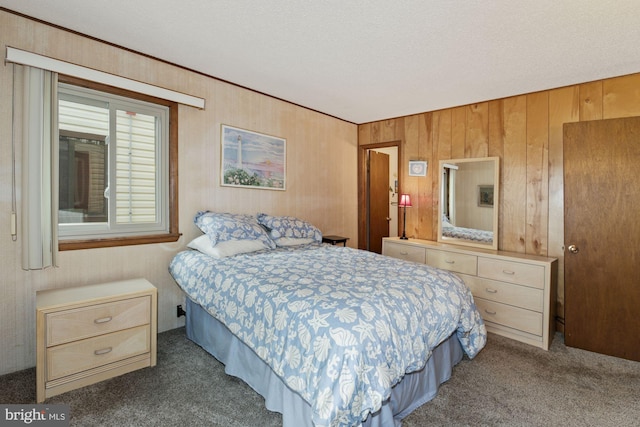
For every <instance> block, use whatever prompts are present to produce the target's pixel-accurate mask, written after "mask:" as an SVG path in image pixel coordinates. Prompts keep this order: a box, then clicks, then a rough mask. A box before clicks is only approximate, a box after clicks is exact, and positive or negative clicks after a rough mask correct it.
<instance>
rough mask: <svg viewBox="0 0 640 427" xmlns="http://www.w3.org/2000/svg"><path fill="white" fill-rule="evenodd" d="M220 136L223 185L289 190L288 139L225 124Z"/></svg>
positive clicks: (221, 181) (221, 179) (221, 178)
mask: <svg viewBox="0 0 640 427" xmlns="http://www.w3.org/2000/svg"><path fill="white" fill-rule="evenodd" d="M220 140H221V145H222V159H221V167H220V174H221V176H220V183H221V184H220V185H222V186H227V187H243V188H258V189H263V190H286V171H287V140H286V139H284V138H278V137H276V136H271V135H265V134H262V133H258V132H253V131H250V130H245V129H239V128H235V127H232V126H227V125H222V129H221V136H220Z"/></svg>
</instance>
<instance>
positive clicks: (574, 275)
mask: <svg viewBox="0 0 640 427" xmlns="http://www.w3.org/2000/svg"><path fill="white" fill-rule="evenodd" d="M638 141H640V117H630V118H623V119H610V120H597V121H589V122H580V123H567V124H565V125H564V143H563V146H564V186H565V190H564V194H565V200H564V226H565V248H566V253H565V343H566V344H567V345H568V346H570V347H577V348H581V349H585V350H589V351H593V352H596V353H602V354H607V355H610V356H616V357H622V358H625V359H630V360H636V361H640V322H639V321H638V307H640V269H639V268H638V265H640V223H638V219H637V218H638V215H637V213H638V212H640V177H639V176H638V173H637V171H638V164H639V163H640V143H639V142H638Z"/></svg>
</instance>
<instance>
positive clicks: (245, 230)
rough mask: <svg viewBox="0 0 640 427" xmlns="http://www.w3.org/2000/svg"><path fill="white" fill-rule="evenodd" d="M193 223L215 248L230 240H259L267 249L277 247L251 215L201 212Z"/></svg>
mask: <svg viewBox="0 0 640 427" xmlns="http://www.w3.org/2000/svg"><path fill="white" fill-rule="evenodd" d="M193 222H194V223H195V224H196V226H197V227H198V228H199V229H200V230H201V231H202V232H203V233H205V234H206V235H207V236H209V239H210V240H211V244H212V245H213V246H215V245H217V244H218V243H222V242H227V241H230V240H257V241H260V242H262V244H263V245H264V247H265V248H268V249H275V247H276V245H275V243H274V242H273V240H271V239H270V238H269V235H268V234H267V232H266V231H265V229H264V228H262V227H261V226H260V224H258V221H257V220H256V218H255V217H253V216H251V215H245V214H231V213H218V212H210V211H200V212H198V213H197V214H196V216H195V218H194V219H193Z"/></svg>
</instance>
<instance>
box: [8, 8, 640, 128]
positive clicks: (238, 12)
mask: <svg viewBox="0 0 640 427" xmlns="http://www.w3.org/2000/svg"><path fill="white" fill-rule="evenodd" d="M0 6H1V7H5V8H7V9H9V10H14V11H17V12H20V13H23V14H25V15H28V16H32V17H34V18H37V19H40V20H42V21H45V22H49V23H52V24H56V25H59V26H62V27H65V28H69V29H71V30H74V31H77V32H79V33H82V34H86V35H89V36H92V37H95V38H98V39H101V40H104V41H107V42H110V43H114V44H116V45H120V46H123V47H126V48H129V49H131V50H134V51H138V52H141V53H144V54H147V55H151V56H154V57H157V58H160V59H163V60H165V61H168V62H171V63H174V64H178V65H181V66H183V67H186V68H189V69H192V70H196V71H199V72H202V73H204V74H207V75H210V76H213V77H216V78H219V79H222V80H226V81H228V82H231V83H235V84H237V85H240V86H243V87H246V88H249V89H253V90H256V91H259V92H262V93H264V94H268V95H271V96H274V97H277V98H280V99H283V100H287V101H290V102H293V103H295V104H298V105H301V106H304V107H308V108H311V109H313V110H316V111H320V112H323V113H326V114H329V115H332V116H335V117H338V118H341V119H344V120H347V121H350V122H353V123H365V122H370V121H376V120H382V119H388V118H393V117H398V116H404V115H409V114H415V113H421V112H425V111H433V110H437V109H441V108H447V107H452V106H456V105H464V104H470V103H474V102H479V101H486V100H491V99H496V98H502V97H505V96H512V95H517V94H522V93H529V92H534V91H538V90H546V89H551V88H556V87H561V86H566V85H569V84H575V83H582V82H587V81H592V80H598V79H602V78H607V77H613V76H620V75H625V74H630V73H635V72H640V49H639V48H638V41H640V1H638V0H617V1H613V0H612V1H605V0H535V1H534V0H530V1H526V0H518V1H512V0H485V1H480V0H475V1H474V0H447V1H429V0H406V1H403V0H396V1H392V0H352V1H348V0H343V1H340V0H335V1H328V0H315V1H311V0H309V1H303V0H300V1H293V0H261V1H260V0H253V1H248V0H244V1H243V0H208V1H207V0H135V1H131V0H128V1H123V0H92V1H87V0H64V1H51V0H0ZM196 95H197V94H196Z"/></svg>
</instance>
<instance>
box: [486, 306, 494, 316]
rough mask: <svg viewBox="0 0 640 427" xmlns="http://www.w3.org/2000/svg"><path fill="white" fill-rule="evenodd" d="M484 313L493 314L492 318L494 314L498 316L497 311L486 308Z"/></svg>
mask: <svg viewBox="0 0 640 427" xmlns="http://www.w3.org/2000/svg"><path fill="white" fill-rule="evenodd" d="M484 312H485V313H487V314H491V315H492V316H493V315H494V314H497V311H491V310H487V309H486V308H485V309H484Z"/></svg>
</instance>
